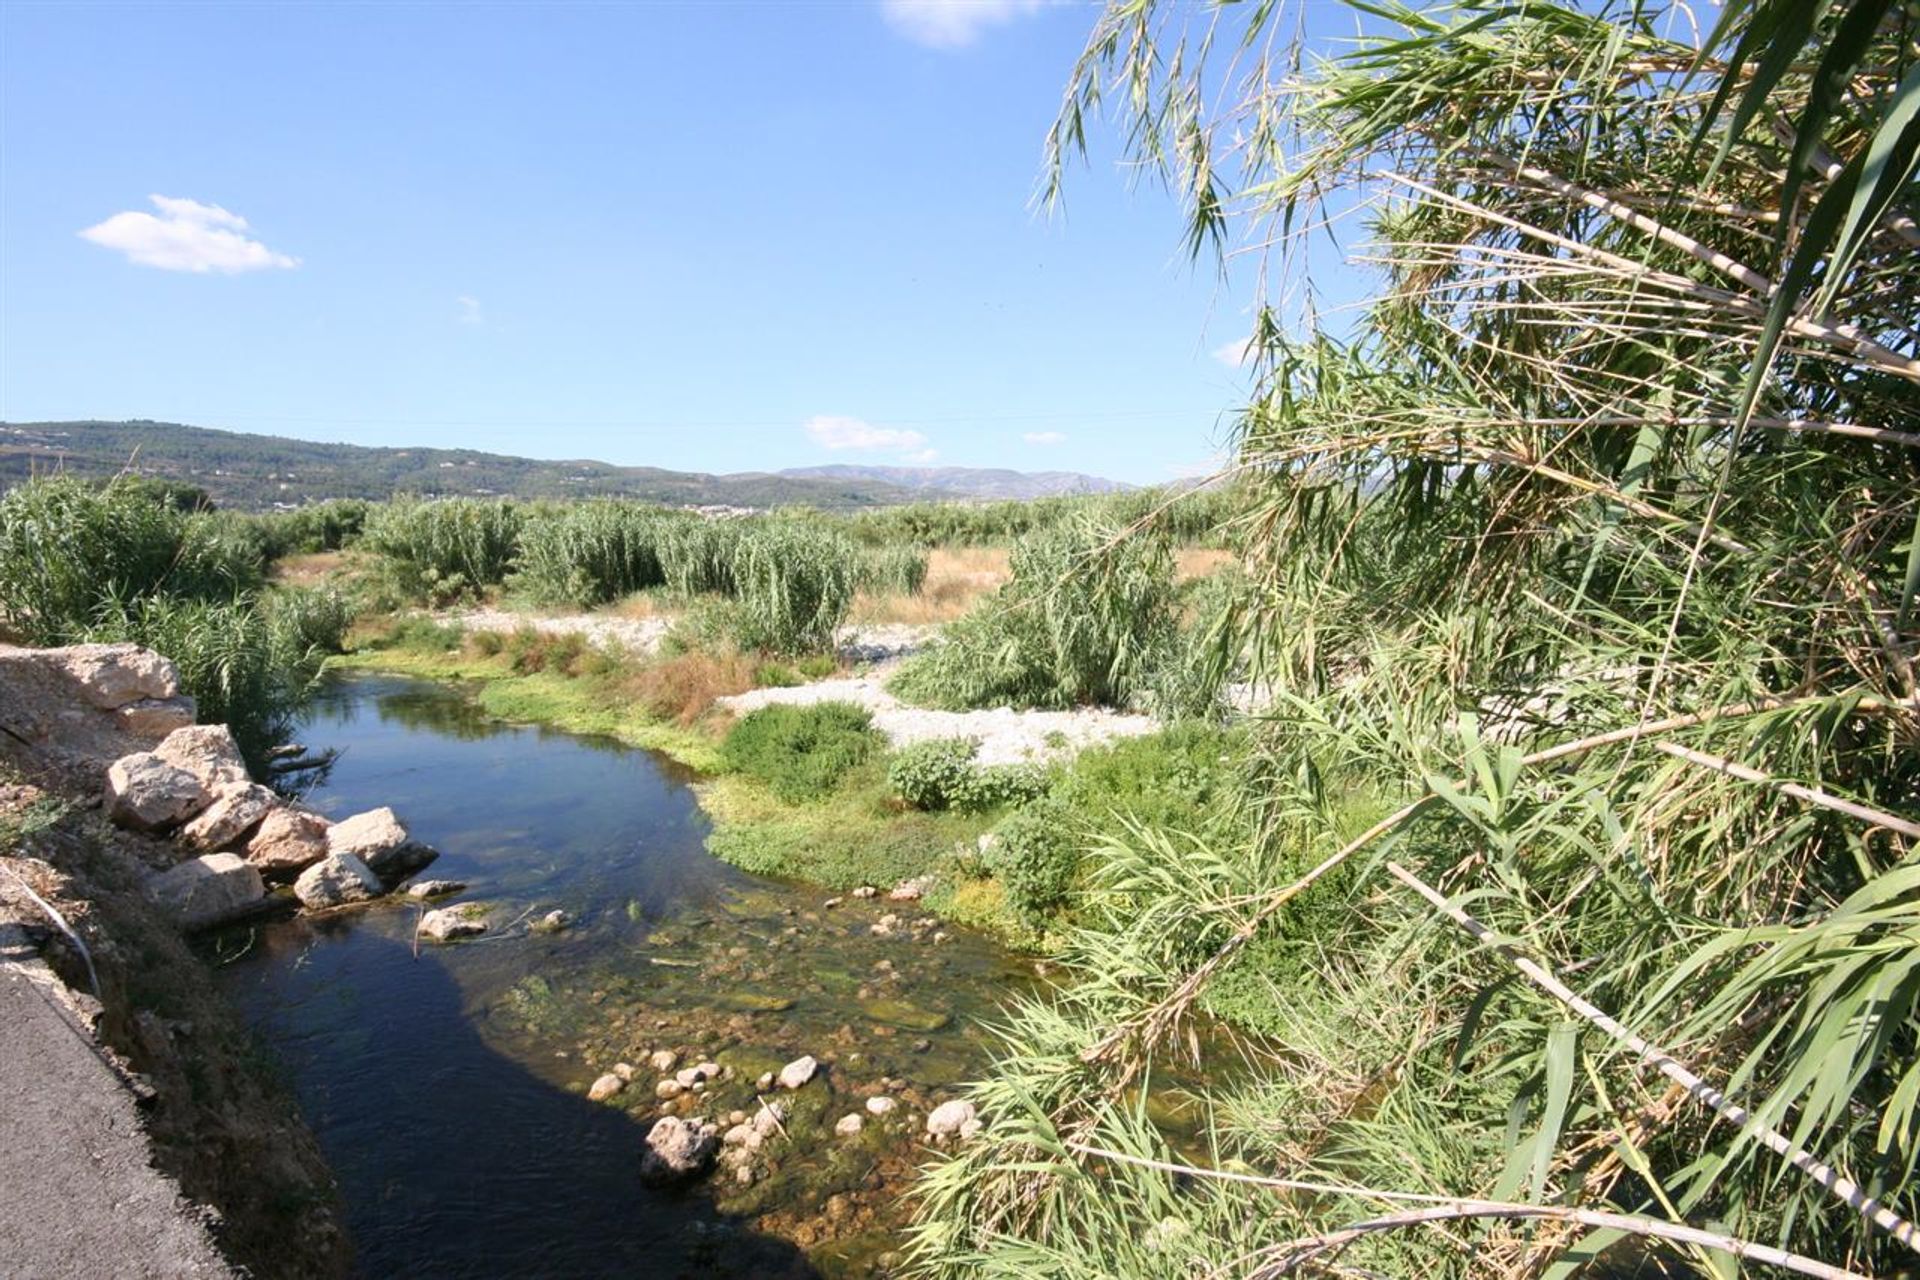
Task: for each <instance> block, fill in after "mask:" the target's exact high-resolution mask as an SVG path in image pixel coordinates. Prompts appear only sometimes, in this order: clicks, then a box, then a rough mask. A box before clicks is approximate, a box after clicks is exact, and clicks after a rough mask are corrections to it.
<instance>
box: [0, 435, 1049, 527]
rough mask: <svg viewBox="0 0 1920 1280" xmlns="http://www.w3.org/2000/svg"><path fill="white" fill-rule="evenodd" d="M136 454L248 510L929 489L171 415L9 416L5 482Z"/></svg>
mask: <svg viewBox="0 0 1920 1280" xmlns="http://www.w3.org/2000/svg"><path fill="white" fill-rule="evenodd" d="M129 463H131V464H132V465H133V466H134V467H135V468H136V469H137V470H139V471H140V472H141V473H143V474H146V475H151V476H158V477H164V478H167V479H174V480H180V481H184V482H187V483H190V484H193V485H196V486H198V487H200V488H202V489H204V490H206V492H207V493H208V494H209V495H210V496H211V497H212V498H213V500H214V501H215V502H216V503H218V504H220V505H221V506H223V507H232V508H236V509H244V510H261V509H265V508H268V507H272V506H274V505H276V504H282V505H290V506H293V505H299V504H300V503H303V502H310V501H318V500H320V499H324V498H385V497H388V496H389V495H391V494H394V493H419V494H468V495H481V496H486V495H495V494H497V495H501V496H506V497H516V498H581V497H624V498H639V499H644V500H646V501H649V502H662V503H670V504H674V505H682V506H705V505H725V506H738V507H773V506H780V505H783V504H790V503H804V504H807V505H810V506H816V507H822V508H827V509H847V508H854V507H871V506H884V505H888V504H893V503H899V502H908V501H915V500H919V499H921V498H924V497H926V496H927V494H926V493H925V492H924V491H919V490H915V489H910V488H907V487H902V486H897V485H892V484H888V483H886V482H885V481H884V480H880V479H875V478H866V477H852V476H848V477H832V476H827V477H812V476H797V475H774V474H767V473H762V472H746V473H741V474H737V475H705V474H701V473H698V472H688V471H667V470H663V469H661V468H658V467H617V466H613V465H611V464H609V463H605V462H594V461H591V460H585V459H582V460H578V461H565V462H551V461H542V460H539V459H534V458H516V457H510V456H507V455H504V454H497V453H482V452H480V451H478V450H474V449H381V448H369V447H367V446H364V445H352V444H324V443H318V442H315V441H310V440H293V439H287V438H285V437H281V436H262V435H247V434H243V433H240V432H233V431H216V430H212V429H210V428H207V427H190V426H183V425H181V424H178V423H171V422H148V421H132V422H19V423H0V489H5V488H8V487H10V486H12V485H15V484H18V483H19V482H20V481H22V480H24V479H26V478H27V477H28V476H30V475H34V474H44V473H46V472H49V471H55V470H62V469H64V470H65V471H67V472H69V473H73V474H78V475H82V476H92V477H105V476H110V475H113V474H115V473H116V472H119V471H121V470H124V469H126V468H127V467H128V465H129ZM1008 474H1014V473H1008ZM942 496H962V495H960V494H958V493H953V492H946V493H944V494H943V495H942Z"/></svg>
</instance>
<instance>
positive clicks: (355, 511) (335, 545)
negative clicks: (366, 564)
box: [253, 498, 372, 560]
mask: <svg viewBox="0 0 1920 1280" xmlns="http://www.w3.org/2000/svg"><path fill="white" fill-rule="evenodd" d="M371 509H372V508H371V504H369V503H367V502H365V501H364V500H361V499H357V498H333V499H329V500H327V501H324V502H312V503H308V504H307V505H306V506H303V507H298V508H295V509H294V510H292V511H273V512H269V513H268V514H266V515H261V516H255V517H254V518H253V519H254V521H255V523H256V525H257V526H258V527H259V528H260V530H261V533H262V535H263V536H264V538H265V540H266V552H267V559H269V560H278V559H280V558H281V557H282V556H290V555H307V554H312V553H314V552H319V551H339V550H341V549H343V548H345V547H347V546H350V545H352V544H353V543H354V542H355V541H356V540H358V538H359V537H360V531H361V529H362V528H364V527H365V525H366V522H367V512H368V511H369V510H371Z"/></svg>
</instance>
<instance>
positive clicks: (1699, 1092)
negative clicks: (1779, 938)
mask: <svg viewBox="0 0 1920 1280" xmlns="http://www.w3.org/2000/svg"><path fill="white" fill-rule="evenodd" d="M1387 871H1388V872H1389V873H1390V874H1392V876H1393V877H1394V879H1396V880H1398V881H1400V883H1402V884H1404V885H1406V886H1407V887H1408V888H1410V889H1412V890H1413V891H1414V892H1415V893H1417V894H1419V895H1420V896H1421V897H1423V898H1425V899H1426V900H1427V901H1428V902H1430V903H1432V904H1433V905H1434V906H1435V907H1437V908H1438V909H1439V910H1440V911H1441V912H1442V913H1444V914H1445V915H1446V916H1447V917H1448V918H1449V919H1451V920H1452V921H1453V922H1454V923H1455V924H1458V925H1459V926H1460V927H1461V928H1463V929H1465V930H1466V931H1467V932H1468V933H1470V934H1472V935H1473V936H1474V937H1475V938H1477V939H1479V940H1480V941H1481V942H1484V943H1486V944H1488V945H1489V946H1492V947H1494V948H1496V949H1497V950H1499V951H1500V952H1501V954H1503V955H1505V956H1506V957H1507V958H1508V959H1509V960H1511V961H1513V964H1514V967H1515V968H1517V969H1518V970H1520V972H1521V973H1523V974H1525V975H1526V976H1527V978H1528V979H1529V980H1530V981H1531V982H1532V983H1533V985H1534V986H1536V987H1539V988H1540V989H1541V990H1542V991H1544V992H1546V993H1547V994H1548V995H1550V996H1552V997H1553V998H1554V999H1556V1000H1558V1001H1559V1002H1560V1003H1561V1004H1563V1005H1565V1006H1566V1007H1567V1008H1569V1009H1571V1010H1573V1012H1575V1013H1577V1014H1579V1015H1580V1016H1581V1017H1582V1018H1584V1019H1586V1020H1587V1021H1588V1022H1590V1023H1592V1024H1593V1025H1594V1026H1596V1027H1598V1028H1600V1030H1602V1031H1604V1032H1606V1033H1607V1034H1608V1035H1609V1036H1611V1037H1613V1038H1614V1039H1615V1040H1617V1041H1619V1042H1620V1043H1621V1044H1623V1045H1625V1046H1626V1047H1627V1048H1629V1049H1631V1050H1633V1052H1634V1053H1635V1054H1636V1055H1638V1056H1639V1058H1640V1059H1641V1060H1642V1061H1643V1062H1645V1063H1647V1064H1648V1065H1649V1066H1652V1067H1655V1068H1657V1069H1658V1070H1659V1072H1660V1074H1661V1075H1664V1076H1665V1077H1667V1079H1669V1080H1671V1081H1673V1082H1674V1083H1675V1084H1677V1085H1679V1086H1680V1087H1681V1088H1682V1089H1685V1090H1686V1091H1687V1092H1688V1093H1689V1094H1691V1095H1693V1097H1694V1099H1695V1100H1696V1101H1699V1102H1701V1103H1704V1104H1705V1105H1706V1106H1708V1107H1710V1108H1712V1110H1713V1111H1714V1112H1715V1113H1716V1114H1717V1115H1719V1116H1720V1118H1721V1119H1723V1120H1725V1121H1726V1122H1727V1123H1728V1124H1731V1125H1737V1126H1739V1127H1741V1128H1747V1127H1749V1126H1751V1127H1752V1130H1753V1134H1754V1136H1755V1137H1756V1138H1757V1139H1758V1140H1759V1141H1760V1142H1761V1143H1762V1144H1763V1145H1765V1146H1766V1147H1767V1148H1768V1149H1769V1150H1771V1151H1773V1152H1775V1153H1776V1154H1778V1155H1780V1156H1782V1157H1784V1158H1785V1160H1786V1161H1787V1163H1788V1164H1790V1165H1792V1166H1793V1167H1794V1168H1796V1169H1798V1170H1800V1171H1801V1172H1802V1173H1804V1174H1806V1175H1807V1176H1808V1177H1809V1178H1812V1179H1813V1180H1814V1181H1815V1182H1817V1183H1819V1184H1820V1185H1821V1186H1823V1187H1825V1188H1826V1189H1827V1190H1828V1191H1830V1192H1832V1193H1833V1194H1834V1195H1835V1196H1836V1197H1838V1198H1839V1199H1840V1200H1842V1201H1844V1202H1845V1203H1846V1205H1847V1207H1848V1208H1850V1209H1852V1210H1854V1212H1856V1213H1858V1214H1859V1215H1860V1216H1861V1217H1863V1218H1865V1219H1866V1220H1867V1221H1869V1222H1871V1223H1873V1225H1875V1226H1876V1227H1879V1228H1880V1229H1881V1230H1882V1231H1885V1232H1886V1233H1887V1234H1888V1235H1890V1236H1892V1237H1893V1238H1894V1239H1895V1240H1898V1241H1899V1242H1900V1243H1901V1244H1904V1245H1906V1246H1907V1247H1908V1248H1909V1249H1912V1250H1913V1251H1914V1252H1915V1253H1920V1228H1916V1227H1915V1226H1914V1224H1913V1223H1911V1222H1909V1221H1907V1220H1906V1219H1905V1218H1903V1217H1901V1216H1900V1215H1899V1214H1897V1213H1895V1212H1894V1211H1893V1210H1891V1209H1889V1208H1887V1207H1886V1206H1885V1205H1884V1204H1881V1203H1880V1202H1879V1201H1878V1200H1876V1199H1874V1198H1873V1197H1872V1196H1870V1195H1868V1194H1867V1193H1866V1192H1865V1191H1864V1190H1862V1189H1861V1187H1860V1185H1859V1184H1858V1183H1856V1182H1854V1181H1853V1180H1852V1179H1851V1178H1847V1177H1845V1176H1843V1175H1842V1174H1841V1173H1840V1171H1839V1170H1837V1169H1835V1168H1834V1167H1833V1166H1832V1165H1830V1164H1827V1163H1825V1162H1824V1161H1822V1160H1820V1159H1818V1158H1817V1157H1815V1156H1813V1155H1812V1154H1811V1153H1809V1152H1808V1151H1807V1150H1805V1149H1804V1148H1802V1147H1798V1146H1795V1145H1794V1143H1793V1141H1792V1140H1791V1139H1789V1138H1788V1137H1787V1136H1786V1135H1785V1134H1783V1133H1781V1132H1780V1131H1779V1130H1777V1129H1775V1128H1773V1127H1772V1126H1770V1125H1767V1124H1765V1123H1763V1122H1761V1121H1759V1120H1757V1119H1755V1118H1754V1115H1753V1113H1752V1112H1750V1111H1748V1110H1747V1109H1746V1108H1745V1107H1743V1106H1741V1105H1740V1104H1739V1103H1737V1102H1733V1101H1730V1100H1729V1099H1728V1098H1727V1095H1726V1094H1724V1093H1722V1092H1720V1090H1718V1089H1716V1088H1714V1087H1713V1086H1712V1085H1710V1084H1708V1083H1707V1082H1706V1081H1705V1080H1702V1079H1701V1078H1700V1077H1699V1076H1698V1075H1696V1074H1694V1073H1693V1072H1692V1071H1691V1070H1689V1069H1688V1068H1687V1067H1686V1066H1684V1065H1683V1064H1682V1063H1680V1062H1679V1061H1678V1060H1677V1059H1675V1058H1674V1057H1673V1055H1672V1054H1670V1053H1668V1052H1667V1051H1666V1050H1665V1049H1662V1048H1659V1047H1658V1046H1656V1045H1652V1044H1649V1043H1647V1041H1646V1040H1645V1039H1644V1038H1642V1037H1641V1036H1639V1035H1636V1034H1635V1033H1634V1032H1632V1031H1629V1030H1628V1029H1627V1028H1626V1027H1624V1026H1622V1025H1621V1024H1620V1023H1619V1022H1618V1021H1617V1020H1615V1019H1614V1018H1613V1017H1612V1016H1611V1015H1609V1014H1607V1013H1606V1012H1605V1011H1604V1010H1602V1009H1600V1008H1599V1007H1597V1006H1596V1005H1594V1004H1592V1003H1591V1002H1590V1001H1588V1000H1587V999H1585V998H1584V997H1583V996H1581V995H1580V994H1579V993H1578V992H1576V991H1574V990H1573V989H1572V988H1571V987H1569V986H1567V985H1566V984H1565V983H1564V982H1561V981H1560V979H1558V978H1556V977H1554V976H1553V974H1552V972H1551V971H1549V970H1548V969H1547V968H1546V967H1545V966H1543V965H1541V964H1539V963H1538V962H1537V961H1534V960H1530V959H1528V958H1527V957H1526V956H1524V955H1521V954H1520V953H1519V952H1518V951H1515V950H1514V949H1513V948H1512V947H1510V946H1508V945H1507V944H1505V943H1503V942H1501V941H1500V940H1499V939H1498V938H1496V937H1494V936H1493V932H1492V931H1491V930H1490V929H1488V928H1487V927H1486V926H1485V925H1484V924H1481V923H1480V922H1479V921H1478V920H1476V919H1474V918H1473V917H1472V916H1470V915H1468V914H1467V913H1466V912H1465V911H1463V910H1462V909H1461V908H1460V907H1458V906H1456V905H1454V904H1453V903H1452V902H1449V901H1448V900H1447V899H1446V898H1445V897H1444V896H1443V895H1442V894H1441V893H1440V891H1439V890H1437V889H1435V888H1434V887H1433V886H1431V885H1429V884H1428V883H1426V881H1424V880H1422V879H1420V877H1418V876H1416V875H1414V874H1413V873H1412V872H1411V871H1408V870H1407V869H1406V868H1404V867H1402V866H1400V865H1399V864H1398V863H1394V862H1389V863H1388V864H1387Z"/></svg>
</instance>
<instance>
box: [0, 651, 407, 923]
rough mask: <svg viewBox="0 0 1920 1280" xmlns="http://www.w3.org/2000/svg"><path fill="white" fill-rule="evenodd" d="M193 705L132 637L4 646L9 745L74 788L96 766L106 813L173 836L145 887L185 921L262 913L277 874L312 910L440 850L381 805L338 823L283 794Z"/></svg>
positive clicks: (383, 882)
mask: <svg viewBox="0 0 1920 1280" xmlns="http://www.w3.org/2000/svg"><path fill="white" fill-rule="evenodd" d="M194 710H195V708H194V702H193V699H192V698H190V697H187V696H186V695H184V694H182V693H181V692H180V675H179V672H178V670H177V669H176V668H175V667H174V665H173V663H171V662H169V661H168V660H167V659H166V658H163V657H161V656H160V655H159V654H157V653H154V652H152V651H151V650H148V649H143V648H141V647H139V646H138V645H131V644H83V645H70V646H67V647H65V648H59V649H23V648H17V647H14V646H11V645H0V719H4V721H5V723H6V724H7V725H8V728H9V730H10V732H11V735H12V741H14V742H16V743H18V744H20V745H21V746H23V747H25V748H28V749H29V750H31V751H32V752H33V756H32V758H33V759H34V761H35V763H36V765H37V766H39V767H47V768H52V769H56V770H59V771H61V772H62V773H63V774H64V775H71V777H72V778H73V780H74V782H75V783H76V785H82V786H84V785H97V782H94V781H90V779H91V780H98V779H100V778H101V774H102V771H104V774H105V789H104V795H103V797H102V800H103V808H104V810H105V812H106V815H107V817H108V818H109V819H110V820H111V821H112V822H114V823H115V824H116V825H118V826H121V827H125V828H127V829H129V830H132V831H138V832H142V833H144V834H147V835H151V836H157V837H161V838H163V839H171V841H172V843H173V846H174V848H175V849H176V850H177V851H178V852H179V853H180V854H182V855H185V856H184V857H183V858H182V860H181V861H180V862H179V864H178V865H176V866H173V867H170V868H167V869H165V870H162V871H160V872H158V873H156V874H155V875H154V876H153V877H152V878H151V879H150V880H149V881H148V883H147V885H146V891H147V895H148V896H149V897H150V898H151V899H153V901H155V902H156V903H158V904H159V905H160V906H161V907H163V908H164V909H165V910H166V911H167V912H168V913H169V914H170V915H171V916H172V917H173V918H174V919H175V920H177V921H178V922H179V923H180V925H181V926H182V927H184V928H188V929H197V928H203V927H205V926H208V925H213V924H219V923H221V922H223V921H227V920H232V919H235V918H238V917H241V916H244V915H247V914H249V913H251V912H253V911H256V910H259V909H260V908H261V907H262V906H263V905H264V904H265V903H266V901H267V887H268V885H269V884H277V883H285V882H287V881H292V882H293V884H294V889H293V892H294V895H295V896H296V897H297V898H298V899H299V900H300V902H301V903H302V904H303V905H306V906H309V907H329V906H338V905H340V904H342V903H347V902H358V901H363V900H365V899H368V898H374V897H378V896H380V895H382V894H385V893H389V892H391V891H392V890H393V889H394V888H395V887H397V886H398V885H399V884H401V883H402V882H404V881H405V880H406V879H408V878H409V877H410V876H413V875H414V874H416V873H418V872H419V871H420V870H421V869H422V868H423V867H425V866H426V865H427V864H428V863H430V862H432V861H433V859H434V858H435V857H436V856H437V855H436V854H435V853H434V851H433V850H432V849H430V848H428V847H427V846H425V845H423V844H421V843H419V842H418V841H416V840H414V839H413V838H412V837H411V836H410V835H409V834H408V833H407V829H406V827H405V826H403V825H402V824H401V822H400V820H399V819H398V818H397V817H396V816H395V815H394V813H393V810H391V809H384V808H383V809H375V810H373V811H372V812H370V813H363V814H358V815H356V816H354V817H351V818H348V819H347V820H345V821H344V822H340V823H337V824H335V823H329V822H328V821H327V820H326V819H325V818H323V817H321V816H320V815H319V814H317V813H313V812H311V811H309V810H306V809H303V808H301V807H299V806H298V805H295V804H291V803H289V802H288V801H286V800H284V799H282V798H281V797H280V796H278V795H276V794H275V793H274V792H272V791H271V790H269V789H268V788H266V787H263V786H261V785H259V784H258V783H256V782H254V781H253V779H252V777H250V776H249V775H248V773H247V766H246V762H245V761H244V760H243V759H242V758H241V755H240V748H239V746H238V745H237V744H236V743H235V742H234V740H233V734H232V732H231V731H229V730H228V729H227V727H226V726H225V725H217V724H195V723H193V718H194Z"/></svg>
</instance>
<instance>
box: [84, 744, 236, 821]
mask: <svg viewBox="0 0 1920 1280" xmlns="http://www.w3.org/2000/svg"><path fill="white" fill-rule="evenodd" d="M212 801H213V796H212V795H211V794H210V793H209V792H208V791H207V788H206V786H205V785H204V784H203V783H202V782H201V781H200V779H199V778H197V777H195V776H194V775H193V774H192V773H190V772H188V771H187V770H185V769H182V768H179V767H178V766H176V765H173V764H169V763H168V762H167V761H165V760H163V759H161V758H160V757H159V756H158V755H156V754H154V753H153V752H151V751H139V752H135V753H134V754H133V755H130V756H121V757H120V758H119V759H118V760H115V761H114V762H113V763H112V764H110V765H108V766H107V795H106V803H107V817H108V818H110V819H112V820H113V821H114V822H116V823H118V824H119V825H120V826H123V827H132V828H134V829H135V830H138V831H165V830H168V829H170V828H172V827H176V826H178V825H179V824H180V823H182V822H185V821H186V820H187V819H188V818H191V817H193V815H194V814H196V813H199V812H200V811H201V810H202V809H204V808H206V807H207V805H209V804H210V803H212Z"/></svg>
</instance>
